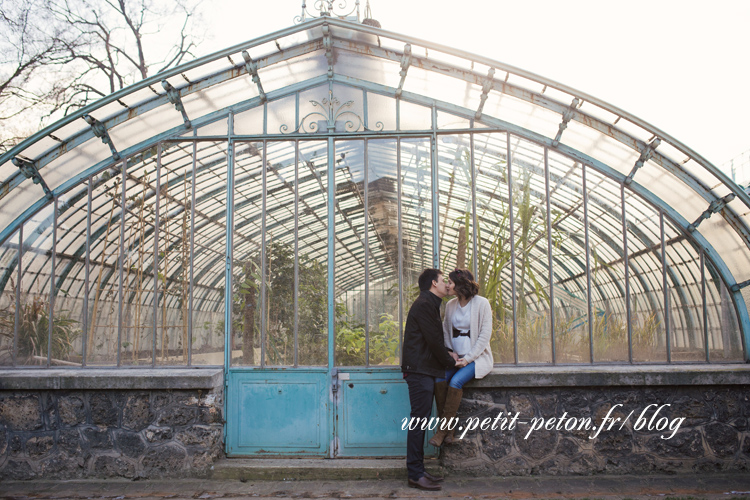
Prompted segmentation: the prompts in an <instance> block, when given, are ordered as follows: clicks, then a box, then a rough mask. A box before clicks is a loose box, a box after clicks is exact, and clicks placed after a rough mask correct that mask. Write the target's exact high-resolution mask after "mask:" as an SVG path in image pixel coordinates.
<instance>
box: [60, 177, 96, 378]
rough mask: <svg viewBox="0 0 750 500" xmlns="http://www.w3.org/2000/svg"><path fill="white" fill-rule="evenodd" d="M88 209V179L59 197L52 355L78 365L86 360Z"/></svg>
mask: <svg viewBox="0 0 750 500" xmlns="http://www.w3.org/2000/svg"><path fill="white" fill-rule="evenodd" d="M87 213H88V182H84V183H82V184H79V185H78V186H76V187H75V188H74V189H73V190H72V191H70V192H68V193H67V194H66V195H65V197H64V198H63V197H61V198H60V199H59V200H58V225H57V244H56V246H55V250H56V253H55V302H54V316H53V323H54V331H53V343H54V345H55V349H54V350H53V353H54V354H53V357H54V358H56V359H59V360H60V361H65V362H69V363H70V362H72V363H76V364H78V365H80V364H81V363H82V362H83V342H82V341H83V325H84V311H85V308H84V297H85V294H86V287H85V281H86V265H85V264H86V251H87V245H86V215H87ZM53 364H54V362H53Z"/></svg>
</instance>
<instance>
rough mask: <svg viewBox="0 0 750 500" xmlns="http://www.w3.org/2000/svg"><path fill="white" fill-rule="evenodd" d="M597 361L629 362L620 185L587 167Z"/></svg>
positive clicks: (594, 333) (595, 354) (595, 353)
mask: <svg viewBox="0 0 750 500" xmlns="http://www.w3.org/2000/svg"><path fill="white" fill-rule="evenodd" d="M586 188H587V190H588V210H589V242H590V255H591V257H590V258H591V287H592V290H591V295H592V303H591V306H592V313H593V318H594V325H593V327H594V328H593V335H594V339H593V340H594V361H595V362H607V361H620V362H623V361H624V362H627V361H628V360H629V353H628V322H627V305H626V302H625V260H624V256H625V252H624V249H623V238H622V195H621V190H620V185H619V184H616V183H615V182H613V181H611V180H609V179H607V178H606V177H604V176H603V175H602V174H600V173H598V172H597V171H595V170H594V169H593V168H589V167H587V170H586Z"/></svg>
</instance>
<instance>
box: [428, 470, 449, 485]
mask: <svg viewBox="0 0 750 500" xmlns="http://www.w3.org/2000/svg"><path fill="white" fill-rule="evenodd" d="M424 477H426V478H427V479H429V480H430V481H432V482H433V483H441V482H443V479H445V478H444V477H443V476H433V475H432V474H430V473H429V472H427V471H424Z"/></svg>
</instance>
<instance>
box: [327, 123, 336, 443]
mask: <svg viewBox="0 0 750 500" xmlns="http://www.w3.org/2000/svg"><path fill="white" fill-rule="evenodd" d="M327 146H328V158H327V161H328V186H326V187H327V189H328V370H329V372H331V371H332V370H333V369H334V366H335V362H334V361H335V360H334V354H335V353H334V339H335V338H336V332H335V325H334V320H333V318H335V316H334V314H335V306H336V304H335V302H336V301H335V297H334V293H335V292H336V289H335V286H334V280H335V272H336V267H335V265H336V263H335V253H334V252H335V251H336V246H335V244H336V218H335V215H336V213H335V210H336V205H335V200H336V198H335V197H336V179H335V174H336V164H335V161H334V154H335V145H334V139H333V137H328V140H327ZM331 452H333V449H332V450H331Z"/></svg>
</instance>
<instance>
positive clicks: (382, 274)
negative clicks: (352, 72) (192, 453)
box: [225, 135, 432, 458]
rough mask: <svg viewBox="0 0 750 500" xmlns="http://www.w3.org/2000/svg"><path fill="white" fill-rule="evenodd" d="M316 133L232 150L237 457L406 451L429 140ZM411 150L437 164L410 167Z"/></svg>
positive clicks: (230, 429)
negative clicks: (408, 309) (409, 309)
mask: <svg viewBox="0 0 750 500" xmlns="http://www.w3.org/2000/svg"><path fill="white" fill-rule="evenodd" d="M318 137H320V136H318ZM318 137H316V138H315V140H311V139H310V136H309V135H308V136H306V137H305V138H304V139H302V138H294V139H290V140H288V141H278V140H274V141H271V140H258V141H253V142H239V141H238V142H236V143H234V144H232V145H230V147H229V150H228V152H227V158H228V164H229V169H228V170H229V172H230V175H229V182H227V185H228V189H229V195H228V197H227V206H231V207H234V210H233V213H230V214H228V224H227V226H228V227H231V228H233V231H230V232H229V233H230V234H229V236H228V238H227V239H228V248H229V249H230V251H229V252H228V256H227V257H228V258H227V262H228V266H227V268H228V269H227V280H231V288H230V287H227V288H228V290H227V291H226V298H225V300H226V304H230V305H229V307H227V313H226V315H225V316H226V320H225V325H231V327H227V328H226V333H227V339H228V342H227V343H226V366H227V367H228V368H227V372H226V384H227V385H226V395H225V397H226V420H227V424H226V425H227V427H226V451H227V455H228V456H230V457H240V456H256V457H257V456H290V457H293V456H318V457H331V458H333V457H360V456H378V457H385V456H404V455H405V454H406V431H404V430H402V429H401V425H402V420H403V419H404V418H407V417H408V416H409V398H408V391H407V386H406V383H405V382H404V381H403V378H402V375H401V372H400V369H399V366H398V365H399V360H400V338H401V331H400V327H399V325H401V324H403V321H402V320H403V317H404V296H405V294H407V293H411V292H410V290H412V289H413V288H414V284H415V280H416V277H415V276H413V274H414V273H413V270H411V269H407V268H406V267H405V266H406V265H412V264H413V265H414V266H415V268H416V267H431V262H432V253H431V249H432V243H431V241H432V240H431V235H430V233H431V232H432V226H431V222H430V220H429V219H430V214H431V207H430V201H429V200H430V196H429V195H430V187H429V186H430V174H429V171H430V161H429V160H430V147H429V146H430V142H429V139H416V140H415V139H409V141H410V142H409V144H408V146H407V145H406V141H407V140H406V139H403V140H401V139H398V138H391V139H381V138H377V139H367V138H362V139H352V138H346V139H343V138H336V137H334V136H330V137H327V138H326V137H325V136H323V137H322V138H320V139H319V138H318ZM339 137H341V136H339ZM404 147H409V148H410V150H412V152H413V151H418V155H420V154H421V155H423V156H424V158H422V159H423V160H425V159H426V160H427V161H419V162H416V163H414V164H412V165H411V166H410V167H409V168H403V169H402V168H401V165H400V163H399V161H400V153H399V151H400V148H404ZM375 159H377V161H375ZM263 166H265V168H263ZM422 177H424V178H422ZM420 181H423V182H424V184H423V185H420ZM420 186H421V187H420ZM407 192H408V193H409V194H410V196H413V199H409V200H406V197H405V194H406V193H407ZM407 212H409V217H410V219H409V222H408V224H406V222H404V221H406V218H405V217H406V214H407ZM424 219H426V220H424ZM405 226H408V228H407V227H405ZM404 229H408V230H409V231H410V232H411V234H412V238H413V239H414V241H417V245H418V247H419V253H417V252H416V251H413V250H412V249H410V250H411V253H410V255H409V256H408V258H407V259H405V258H403V252H404V250H403V245H404V242H403V241H402V240H401V233H400V230H404ZM423 240H427V243H425V242H424V241H423ZM414 241H412V242H411V243H414ZM415 255H416V256H417V257H415ZM407 274H408V275H407ZM407 300H408V299H407Z"/></svg>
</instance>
